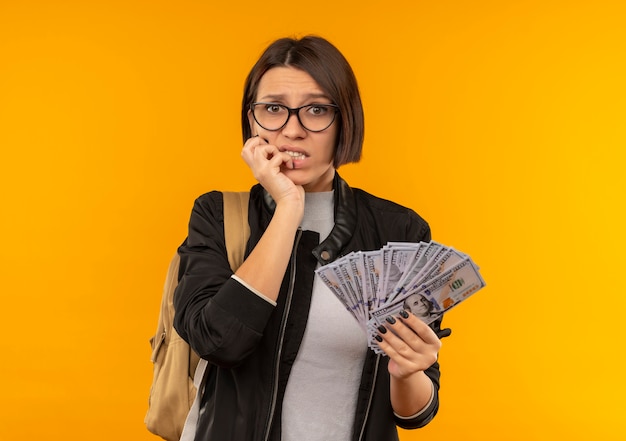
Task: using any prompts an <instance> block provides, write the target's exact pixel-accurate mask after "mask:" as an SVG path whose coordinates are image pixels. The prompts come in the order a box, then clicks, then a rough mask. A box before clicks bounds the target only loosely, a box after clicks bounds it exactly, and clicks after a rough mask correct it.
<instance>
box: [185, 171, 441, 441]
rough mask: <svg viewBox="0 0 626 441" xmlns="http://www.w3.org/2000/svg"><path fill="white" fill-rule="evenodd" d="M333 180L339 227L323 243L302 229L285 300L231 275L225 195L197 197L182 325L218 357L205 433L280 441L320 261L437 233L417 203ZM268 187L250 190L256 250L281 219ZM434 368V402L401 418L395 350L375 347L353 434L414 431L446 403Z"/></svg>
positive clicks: (370, 436)
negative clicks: (392, 370)
mask: <svg viewBox="0 0 626 441" xmlns="http://www.w3.org/2000/svg"><path fill="white" fill-rule="evenodd" d="M333 186H334V190H335V226H334V228H333V230H332V231H331V233H330V235H329V236H328V238H327V239H326V240H324V241H323V242H322V243H321V244H320V243H319V235H318V234H317V233H315V232H312V231H301V230H299V231H298V233H297V237H296V238H295V241H294V248H293V252H292V257H291V261H290V264H289V267H288V269H287V271H286V274H285V277H284V280H283V283H282V286H281V290H280V294H279V296H278V299H277V305H276V307H274V306H273V305H271V304H270V303H269V302H267V301H266V300H264V299H262V298H260V297H259V296H257V295H256V294H254V293H252V292H250V291H249V290H248V289H246V288H245V287H244V286H242V285H241V284H240V283H238V282H237V281H235V280H234V279H231V278H230V276H231V274H232V272H231V270H230V267H229V264H228V259H227V253H226V249H225V245H224V230H223V199H222V194H221V193H220V192H211V193H207V194H205V195H203V196H201V197H199V198H198V199H197V200H196V202H195V204H194V207H193V211H192V214H191V219H190V222H189V235H188V237H187V239H186V240H185V242H184V243H183V244H182V245H181V247H180V248H179V254H180V256H181V263H180V274H179V285H178V288H177V290H176V294H175V298H174V304H175V308H176V315H175V319H174V325H175V328H176V330H177V331H178V333H179V334H180V335H181V337H182V338H183V339H184V340H186V341H187V342H189V344H190V345H191V347H192V348H193V349H194V350H195V351H196V352H197V353H198V354H199V355H200V356H201V357H202V358H205V359H207V360H209V362H210V363H211V364H212V365H213V366H212V367H211V369H208V370H207V374H206V375H205V384H206V391H210V392H207V393H204V394H203V397H202V401H201V412H200V417H199V422H198V431H197V435H196V440H197V441H209V440H210V441H278V440H280V427H281V422H280V419H281V413H282V407H281V406H282V399H283V396H284V392H285V388H286V385H287V381H288V378H289V373H290V371H291V367H292V365H293V362H294V360H295V358H296V355H297V352H298V348H299V346H300V342H301V340H302V336H303V334H304V329H305V325H306V321H307V317H308V312H309V306H310V302H311V292H312V287H313V278H314V269H315V267H316V265H317V263H318V262H319V263H321V264H326V263H329V262H331V261H333V260H335V259H337V258H338V257H340V256H342V255H345V254H347V253H349V252H351V251H357V250H376V249H379V248H380V247H381V246H383V245H384V244H386V243H387V242H389V241H412V242H419V241H429V240H430V229H429V227H428V224H427V223H426V222H425V221H424V220H423V219H422V218H421V217H419V216H418V215H417V214H416V213H415V212H413V211H412V210H410V209H407V208H405V207H402V206H400V205H397V204H394V203H392V202H389V201H386V200H383V199H379V198H376V197H374V196H372V195H370V194H368V193H366V192H364V191H362V190H359V189H353V188H350V187H349V186H348V185H347V184H346V182H345V181H343V180H342V179H341V178H340V177H339V176H338V175H336V176H335V179H334V183H333ZM265 194H266V193H265V192H264V190H263V188H262V187H261V186H260V185H256V186H254V187H253V188H252V189H251V192H250V205H249V218H248V219H249V223H250V239H249V242H248V245H247V253H249V252H250V250H251V249H253V248H254V246H255V244H256V243H257V242H258V241H259V239H260V237H261V236H262V234H263V232H264V231H265V229H266V228H267V225H268V224H269V222H270V219H271V217H272V212H273V211H272V207H271V201H270V203H269V204H268V200H267V197H266V196H265ZM259 270H260V271H262V270H263V269H262V268H260V269H259ZM439 325H440V324H439V323H436V324H434V327H435V331H438V329H439ZM426 374H427V375H428V376H429V377H430V378H431V380H432V381H433V384H434V385H435V398H434V400H433V402H432V404H431V405H430V406H429V408H428V409H427V410H426V411H425V412H423V413H422V414H420V415H419V416H418V417H417V418H414V419H408V420H407V419H398V418H396V417H395V416H394V414H393V410H392V408H391V404H390V399H389V373H388V371H387V358H386V357H380V356H376V355H375V354H374V353H373V352H372V351H368V352H367V356H366V360H365V364H364V368H363V373H362V378H361V387H360V389H359V395H358V399H357V406H356V409H355V418H354V427H353V435H352V438H351V439H352V440H353V441H383V440H397V439H398V435H397V430H396V425H399V426H401V427H403V428H408V429H411V428H417V427H421V426H423V425H425V424H426V423H428V422H429V421H430V420H431V419H432V418H433V416H434V415H435V413H436V412H437V409H438V405H439V400H438V390H439V366H438V364H437V363H435V364H434V365H433V366H431V367H430V368H429V369H428V370H427V371H426Z"/></svg>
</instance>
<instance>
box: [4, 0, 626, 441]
mask: <svg viewBox="0 0 626 441" xmlns="http://www.w3.org/2000/svg"><path fill="white" fill-rule="evenodd" d="M625 22H626V10H625V6H624V2H623V1H618V0H616V1H608V0H596V1H593V2H592V1H576V0H570V1H564V0H562V1H556V0H546V1H539V0H537V1H489V0H448V1H445V0H444V1H437V2H435V1H421V0H419V1H411V2H409V1H406V2H387V3H385V2H382V3H381V2H380V1H370V0H360V1H358V2H357V1H345V2H340V1H336V0H333V1H327V0H318V1H317V2H304V3H303V2H293V1H266V2H260V1H249V0H242V1H238V2H226V3H224V2H219V3H218V2H209V1H200V0H196V1H193V0H181V1H177V2H172V1H164V0H150V1H148V0H144V1H136V0H132V1H121V0H119V1H102V0H98V1H88V2H87V1H85V2H82V1H77V0H66V1H61V0H59V1H47V2H46V1H28V0H13V1H10V0H2V1H1V2H0V149H1V158H2V159H1V161H0V180H1V182H0V184H1V185H0V189H1V190H0V191H1V192H2V194H1V195H0V196H1V207H2V216H1V221H0V222H1V225H0V227H1V228H0V235H1V243H2V249H1V252H0V259H1V262H0V263H1V268H2V300H3V302H2V303H3V308H2V313H1V317H2V320H1V323H2V330H3V335H4V337H3V338H2V339H1V342H0V353H1V354H2V362H1V363H0V391H2V392H1V393H0V405H1V408H2V413H1V416H0V439H1V440H39V439H45V440H84V439H88V440H91V441H97V440H112V439H115V440H134V441H136V440H146V441H147V440H154V439H156V438H155V437H154V436H152V435H150V434H149V433H148V432H147V431H146V429H145V427H144V425H143V416H144V413H145V410H146V405H147V393H148V388H149V384H150V380H151V375H152V373H151V364H150V361H149V357H150V350H149V346H148V338H149V337H150V336H151V334H152V333H153V332H154V328H155V324H156V318H157V313H158V307H159V297H160V294H161V288H162V284H163V280H164V276H165V272H166V268H167V265H168V262H169V259H170V257H171V255H172V253H173V251H174V249H175V248H176V247H177V246H178V244H179V243H180V242H181V241H182V239H183V238H184V236H185V234H186V224H187V220H188V216H189V212H190V209H191V206H192V203H193V200H194V198H195V197H196V196H198V195H199V194H201V193H203V192H205V191H208V190H210V189H230V190H240V189H246V188H247V187H249V186H250V185H251V184H252V183H253V180H252V178H251V176H250V173H249V172H248V170H247V169H246V167H244V165H243V163H242V161H241V160H240V158H239V151H240V147H241V140H240V131H239V105H240V97H241V91H242V84H243V80H244V77H245V75H246V74H247V72H248V69H249V68H250V67H251V65H252V63H253V62H254V61H255V60H256V58H257V57H258V56H259V54H260V52H261V51H262V49H263V48H264V47H265V46H266V45H267V44H268V43H269V42H270V41H272V40H273V39H275V38H277V37H281V36H285V35H294V34H296V35H303V34H307V33H317V34H320V35H323V36H325V37H327V38H328V39H330V40H331V41H332V42H334V43H335V44H336V45H337V46H338V47H339V48H340V50H342V51H343V52H344V53H345V55H346V56H347V58H348V59H349V61H350V62H351V64H352V65H353V68H354V70H355V72H356V74H357V77H358V78H359V82H360V87H361V91H362V95H363V100H364V103H365V111H366V121H367V130H366V143H365V153H364V158H363V161H362V162H361V163H360V164H359V165H357V166H352V165H351V166H346V167H344V168H342V169H341V173H342V175H343V176H344V177H345V178H346V179H347V180H348V181H349V182H350V183H351V184H352V185H353V186H358V187H362V188H365V189H367V190H369V191H371V192H373V193H375V194H378V195H380V196H382V197H386V198H389V199H393V200H395V201H398V202H401V203H404V204H406V205H409V206H411V207H413V208H415V209H416V210H417V211H418V212H419V213H421V214H422V215H423V216H424V217H425V218H426V219H428V220H429V222H430V223H431V226H432V229H433V233H434V238H435V239H436V240H438V241H439V242H442V243H445V244H449V245H453V246H455V247H457V248H458V249H460V250H462V251H465V252H467V253H469V254H470V255H471V256H472V257H473V258H474V260H475V261H476V262H477V263H478V264H479V265H480V266H481V269H482V274H483V275H484V277H485V279H486V280H487V283H488V286H487V288H485V289H484V290H483V291H481V292H479V293H478V294H476V295H475V296H474V297H472V298H471V299H469V300H468V301H467V302H466V303H465V304H464V305H462V306H461V307H459V308H458V309H456V310H454V311H451V312H450V313H449V315H448V316H447V319H446V324H447V325H448V326H450V327H452V328H453V330H454V332H453V335H452V336H451V337H450V338H448V339H446V340H445V341H444V347H443V348H442V352H441V363H442V376H443V379H442V381H443V387H442V390H441V400H442V407H441V410H440V414H439V415H438V417H437V418H436V419H435V420H434V421H433V422H432V423H431V424H430V425H429V426H428V427H427V428H425V429H423V430H419V431H414V432H403V433H402V440H403V441H409V440H419V439H441V440H464V441H465V440H477V441H478V440H480V441H484V440H520V441H527V440H555V439H568V440H596V439H602V440H621V439H625V438H626V430H625V428H624V411H625V410H626V405H625V403H624V396H625V395H626V385H625V381H624V379H623V375H624V368H625V366H624V362H623V361H622V354H621V352H622V351H623V348H624V334H625V333H624V331H623V327H622V326H623V323H624V318H623V315H624V314H623V313H624V309H625V308H624V307H625V306H626V301H625V300H624V297H625V296H624V295H625V294H626V292H625V290H624V284H623V277H624V276H623V274H624V269H623V266H624V257H623V255H624V252H625V251H624V249H625V248H626V240H625V234H624V225H625V223H626V219H625V216H624V209H623V206H624V199H625V198H624V189H625V188H626V185H625V184H626V182H625V178H624V174H625V166H626V161H625V159H626V155H625V153H624V150H625V149H626V124H625V121H624V119H625V118H624V117H625V114H626V109H625V107H624V103H625V102H626V86H625V78H626V61H625V60H626V57H625V53H626V26H625V25H624V23H625Z"/></svg>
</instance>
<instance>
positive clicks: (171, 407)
mask: <svg viewBox="0 0 626 441" xmlns="http://www.w3.org/2000/svg"><path fill="white" fill-rule="evenodd" d="M223 195H224V236H225V242H226V250H227V252H228V262H229V263H230V267H231V269H232V270H233V271H235V270H236V269H237V268H239V266H240V265H241V263H242V262H243V258H244V254H245V247H246V242H247V241H248V237H249V236H250V226H249V225H248V200H249V196H250V195H249V193H247V192H223ZM179 263H180V256H179V255H178V253H176V254H175V255H174V257H173V258H172V260H171V262H170V266H169V269H168V272H167V277H166V279H165V286H164V287H163V296H162V298H161V310H160V311H159V321H158V324H157V330H156V333H155V335H154V337H152V338H151V339H150V346H151V348H152V357H151V361H152V363H153V377H152V385H151V387H150V396H149V399H148V412H147V413H146V416H145V418H144V423H145V424H146V427H147V429H148V430H149V431H150V432H152V433H154V434H155V435H159V436H160V437H162V438H164V439H166V440H168V441H178V440H179V439H180V436H181V433H182V431H183V427H184V425H185V419H186V418H187V414H188V413H189V409H190V408H191V406H192V404H193V402H194V399H195V397H196V386H195V385H194V382H193V380H194V373H195V371H196V367H197V365H198V362H199V361H200V357H198V355H197V354H196V353H195V352H194V351H193V350H192V349H191V348H190V347H189V345H188V344H187V342H185V341H184V340H183V339H182V338H181V337H180V336H179V335H178V333H177V332H176V330H175V329H174V325H173V322H174V305H173V299H174V290H175V289H176V286H177V285H178V268H179Z"/></svg>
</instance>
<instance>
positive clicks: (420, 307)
mask: <svg viewBox="0 0 626 441" xmlns="http://www.w3.org/2000/svg"><path fill="white" fill-rule="evenodd" d="M316 273H317V275H318V276H319V277H320V278H321V279H322V280H323V281H324V283H325V284H326V286H328V288H329V289H330V290H331V291H332V292H333V293H334V294H335V295H336V296H337V297H338V298H339V299H340V300H341V301H342V303H343V304H344V305H345V306H346V308H347V310H348V311H350V312H351V313H352V315H354V317H355V318H356V320H357V321H358V322H359V324H360V325H361V327H362V328H363V330H364V331H365V332H366V333H367V334H368V344H369V346H370V348H372V349H373V350H374V351H375V352H376V353H380V352H381V350H380V348H379V347H378V342H377V341H376V340H375V338H374V336H376V335H377V333H378V331H377V328H378V326H380V325H382V324H383V323H384V322H385V319H386V318H387V317H389V316H397V315H398V313H399V312H400V311H401V310H402V309H405V310H407V311H410V312H412V313H413V314H415V315H416V316H417V317H419V318H420V319H421V320H422V321H424V322H425V323H426V324H430V323H432V322H434V321H435V320H437V319H438V318H440V317H441V316H442V315H443V313H444V312H445V311H447V310H449V309H450V308H452V307H454V306H456V305H458V304H459V303H460V302H462V301H463V300H465V299H466V298H468V297H469V296H471V295H472V294H474V293H475V292H476V291H478V290H479V289H481V288H483V287H484V286H485V282H484V280H483V278H482V277H481V275H480V273H479V268H478V267H477V266H476V264H474V262H473V261H472V259H471V258H470V257H469V256H468V255H466V254H464V253H461V252H459V251H457V250H455V249H454V248H451V247H447V246H444V245H441V244H439V243H437V242H419V243H413V242H389V243H388V244H387V245H385V246H384V247H383V248H381V249H380V250H376V251H360V252H354V253H350V254H348V255H346V256H343V257H342V258H340V259H337V260H336V261H334V262H332V263H330V264H328V265H325V266H322V267H320V268H318V269H317V270H316Z"/></svg>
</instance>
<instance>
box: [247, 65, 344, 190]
mask: <svg viewBox="0 0 626 441" xmlns="http://www.w3.org/2000/svg"><path fill="white" fill-rule="evenodd" d="M255 102H264V103H275V104H282V105H284V106H287V107H291V108H296V107H300V106H304V105H308V104H333V103H332V101H331V100H330V98H329V97H328V96H327V95H326V94H325V93H324V91H323V90H322V88H321V87H320V86H319V85H318V84H317V82H315V80H314V79H313V78H312V77H311V76H310V75H309V74H308V73H306V72H305V71H303V70H300V69H296V68H293V67H275V68H272V69H270V70H268V71H267V72H266V73H265V74H264V75H263V77H262V78H261V81H260V82H259V87H258V90H257V96H256V99H255ZM248 118H249V120H250V127H251V129H252V134H253V135H258V136H260V137H261V138H263V139H265V140H266V141H267V142H268V143H269V144H272V145H275V146H276V147H277V148H278V149H279V150H280V151H284V152H288V153H289V154H290V155H291V156H292V157H293V158H294V159H293V164H294V168H293V169H291V168H286V167H285V166H283V167H282V168H281V171H282V172H283V173H284V174H285V175H286V176H287V177H288V178H289V179H291V180H292V181H293V182H294V183H295V184H296V185H302V186H303V187H304V190H305V191H310V192H315V191H330V190H332V183H333V177H334V176H335V168H334V167H333V159H334V153H335V145H336V142H337V134H338V122H337V119H338V118H335V121H334V122H333V123H332V124H331V125H330V127H328V128H327V129H325V130H323V131H321V132H310V131H308V130H306V129H305V128H304V127H302V125H301V124H300V122H299V121H298V118H297V116H296V115H292V116H291V117H290V118H289V121H288V122H287V124H285V126H284V127H283V128H281V129H280V130H276V131H270V130H266V129H264V128H263V127H261V126H259V125H258V124H257V123H256V121H255V120H254V118H253V116H252V112H250V111H249V112H248Z"/></svg>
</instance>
